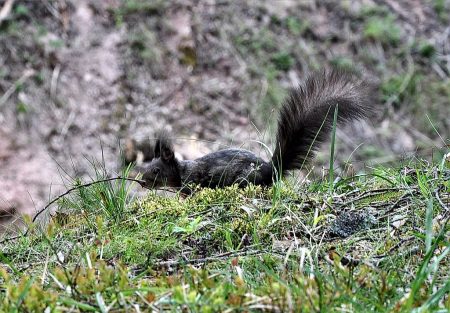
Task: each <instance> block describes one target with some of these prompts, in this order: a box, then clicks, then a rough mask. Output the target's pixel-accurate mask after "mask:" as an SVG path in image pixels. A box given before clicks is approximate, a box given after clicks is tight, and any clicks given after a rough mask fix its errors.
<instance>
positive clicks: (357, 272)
mask: <svg viewBox="0 0 450 313" xmlns="http://www.w3.org/2000/svg"><path fill="white" fill-rule="evenodd" d="M413 168H414V169H413ZM449 179H450V171H449V169H448V167H446V166H445V163H444V162H443V163H442V164H440V165H438V166H428V165H426V164H420V163H419V164H415V167H411V166H405V167H403V168H400V169H396V170H394V169H382V168H379V169H377V170H375V171H374V172H373V173H372V174H367V175H360V176H358V177H351V178H346V179H340V180H339V179H338V180H335V183H334V186H333V188H332V192H331V193H330V186H329V184H328V183H327V182H326V181H323V182H315V183H305V184H301V185H299V184H295V182H292V181H289V182H280V183H277V184H276V185H275V186H273V187H272V188H269V189H262V188H261V187H256V186H249V187H247V188H246V189H238V188H237V187H235V186H233V187H228V188H225V189H216V190H211V189H202V190H199V191H198V192H197V193H195V194H194V195H193V196H190V197H187V198H184V197H181V196H180V195H178V194H175V195H173V194H167V193H166V194H157V193H155V192H149V193H148V194H147V196H145V197H144V198H137V199H131V197H130V191H131V189H130V188H131V187H132V186H127V187H126V191H127V192H126V195H127V196H126V197H119V198H121V200H120V201H123V203H124V204H126V205H124V206H123V212H120V214H116V215H112V214H110V212H108V211H107V210H105V208H106V207H108V206H107V202H108V201H109V200H108V199H111V198H114V197H116V198H117V197H118V196H119V195H123V186H124V185H123V182H119V183H116V184H114V183H104V184H99V185H98V186H96V187H95V188H93V186H90V187H87V188H81V189H79V190H77V191H76V192H75V194H72V195H69V196H67V198H65V199H64V200H62V201H60V202H59V207H60V210H61V211H64V210H65V212H66V213H70V214H69V215H64V217H65V218H61V215H56V216H55V217H54V218H52V219H51V220H50V223H49V224H48V226H47V227H45V229H44V231H43V232H41V231H39V229H38V228H34V229H33V231H31V232H30V233H29V234H28V235H27V236H23V237H20V238H19V239H16V240H15V241H10V242H4V243H3V244H2V251H1V258H2V260H1V263H2V265H1V267H0V268H1V274H0V275H1V277H2V278H0V283H1V286H2V291H1V293H0V302H1V303H2V307H1V309H0V310H2V311H3V312H14V311H15V312H18V311H20V312H26V311H28V312H32V311H43V310H45V309H47V310H48V311H55V312H58V311H66V310H70V311H72V312H73V311H75V312H78V311H101V312H108V311H109V312H119V311H136V312H139V311H151V310H168V311H177V312H178V311H183V312H186V311H190V312H217V311H228V312H231V311H243V312H244V311H247V312H248V311H251V312H253V311H277V312H280V311H281V312H286V311H302V312H319V311H320V312H338V311H339V312H340V311H342V310H347V311H350V312H369V311H370V312H386V311H393V312H410V311H412V310H417V312H428V311H441V312H444V311H445V310H449V309H450V298H449V295H448V293H449V288H450V280H449V279H450V277H449V274H448V273H450V262H449V261H450V257H449V254H448V253H449V250H450V243H449V240H450V238H449V227H450V226H449V224H448V220H449V216H450V215H449V214H450V213H449V211H448V210H449V209H448V207H449V206H448V203H449V192H450V184H449ZM105 190H110V191H111V194H110V196H105V194H106V193H105ZM88 203H90V205H86V204H88ZM95 203H96V204H95ZM75 204H77V205H75ZM117 213H119V212H117ZM344 214H345V216H346V218H349V219H352V216H355V215H358V216H370V222H369V223H360V224H364V225H362V227H360V226H361V225H356V227H355V224H354V223H353V224H351V223H349V224H347V226H349V225H350V226H349V227H350V232H349V233H347V235H346V237H345V238H343V237H339V236H336V235H334V234H333V233H334V232H333V231H332V229H333V227H338V226H336V225H342V223H344V224H345V223H346V221H347V220H343V221H341V224H338V223H337V222H336V221H337V219H339V217H342V216H344ZM115 216H121V218H119V219H117V218H115ZM356 221H361V220H360V219H356ZM358 223H359V222H357V224H358ZM339 227H340V226H339ZM352 227H353V230H352ZM347 230H348V229H347Z"/></svg>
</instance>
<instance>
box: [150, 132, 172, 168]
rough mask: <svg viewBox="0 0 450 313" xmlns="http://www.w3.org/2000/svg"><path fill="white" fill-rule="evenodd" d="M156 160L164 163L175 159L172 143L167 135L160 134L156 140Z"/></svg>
mask: <svg viewBox="0 0 450 313" xmlns="http://www.w3.org/2000/svg"><path fill="white" fill-rule="evenodd" d="M155 158H161V160H162V161H164V162H170V161H173V160H174V159H175V153H174V150H173V146H172V142H171V141H170V139H169V138H168V136H167V135H166V134H160V135H159V136H158V139H157V140H156V144H155Z"/></svg>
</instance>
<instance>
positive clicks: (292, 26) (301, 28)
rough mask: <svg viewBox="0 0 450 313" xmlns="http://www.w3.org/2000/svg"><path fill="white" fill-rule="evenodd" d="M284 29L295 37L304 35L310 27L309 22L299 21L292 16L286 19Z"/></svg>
mask: <svg viewBox="0 0 450 313" xmlns="http://www.w3.org/2000/svg"><path fill="white" fill-rule="evenodd" d="M286 27H287V29H288V30H289V32H291V33H292V34H293V35H295V36H300V35H302V34H304V33H305V32H306V31H307V30H308V28H309V27H310V25H309V22H308V21H306V20H300V19H298V18H296V17H294V16H289V17H288V18H286Z"/></svg>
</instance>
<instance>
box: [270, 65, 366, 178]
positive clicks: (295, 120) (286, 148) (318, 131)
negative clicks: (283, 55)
mask: <svg viewBox="0 0 450 313" xmlns="http://www.w3.org/2000/svg"><path fill="white" fill-rule="evenodd" d="M369 99H370V92H369V88H368V85H367V84H366V83H365V82H364V81H362V80H361V79H359V78H357V77H355V76H354V75H352V74H351V73H349V72H345V71H341V70H336V69H333V70H323V71H320V72H314V73H312V74H311V75H310V76H309V77H308V78H307V79H306V81H305V82H304V83H303V84H301V85H300V86H299V87H298V88H297V89H295V90H293V91H292V92H291V93H290V95H289V96H288V97H287V99H286V100H285V102H284V103H283V106H282V108H281V110H280V115H279V118H278V131H277V137H276V147H275V151H274V153H273V156H272V163H273V166H274V168H275V170H276V173H278V174H284V173H286V171H289V170H294V169H300V168H301V167H302V166H303V165H304V164H305V163H306V162H307V161H308V160H309V159H311V158H312V157H313V156H314V153H315V150H316V147H317V146H318V144H319V143H321V142H323V141H324V140H325V139H326V138H327V137H328V134H329V133H330V130H331V129H332V127H333V119H334V111H335V108H336V106H338V120H337V121H338V123H344V122H347V121H349V120H353V119H358V118H365V117H367V116H368V115H369V114H370V113H371V111H372V107H371V106H370V100H369Z"/></svg>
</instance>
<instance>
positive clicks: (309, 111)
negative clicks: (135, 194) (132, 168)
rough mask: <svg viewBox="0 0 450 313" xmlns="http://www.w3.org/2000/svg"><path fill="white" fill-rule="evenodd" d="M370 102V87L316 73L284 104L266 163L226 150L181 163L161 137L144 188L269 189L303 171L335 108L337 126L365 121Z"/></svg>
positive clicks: (332, 73)
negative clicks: (247, 186)
mask: <svg viewBox="0 0 450 313" xmlns="http://www.w3.org/2000/svg"><path fill="white" fill-rule="evenodd" d="M368 99H369V90H368V85H367V84H366V83H365V82H364V81H363V80H361V79H359V78H357V77H356V76H354V75H353V74H351V73H349V72H345V71H341V70H336V69H333V70H323V71H320V72H314V73H312V74H311V75H310V76H309V77H308V78H307V79H306V81H305V82H304V83H302V84H300V85H299V86H298V87H297V88H296V89H294V90H293V91H291V92H290V94H289V95H288V97H287V98H286V99H285V101H284V103H283V105H282V107H281V109H280V113H279V118H278V129H277V135H276V146H275V150H274V152H273V156H272V159H271V160H270V161H269V162H267V161H265V160H263V159H262V158H260V157H258V156H256V155H255V154H254V153H252V152H250V151H247V150H243V149H225V150H220V151H217V152H213V153H210V154H207V155H205V156H203V157H201V158H198V159H195V160H186V161H182V160H178V159H177V158H176V157H175V154H174V149H173V146H172V143H171V141H170V139H169V138H168V137H167V135H160V136H159V138H158V140H157V141H156V144H155V147H154V158H153V160H152V161H151V163H150V164H149V166H148V167H147V168H146V170H145V172H144V174H143V180H144V181H145V187H146V188H159V187H162V186H167V187H175V188H180V190H181V192H182V193H186V194H189V193H190V192H191V191H190V189H189V185H199V186H201V187H210V188H214V187H224V186H230V185H233V184H238V185H239V187H245V186H246V185H248V184H249V183H252V184H255V185H262V186H270V185H272V184H273V182H274V181H276V180H277V179H279V178H281V177H282V176H283V175H285V174H286V173H287V172H289V171H292V170H296V169H301V168H302V167H303V166H304V165H305V164H306V163H307V162H308V160H310V159H311V158H312V157H313V155H314V151H315V149H316V148H317V144H318V143H321V142H323V141H324V140H325V139H326V138H327V136H328V135H329V133H330V130H331V129H332V127H333V120H334V112H335V109H336V107H337V114H338V115H337V122H338V123H339V124H342V123H345V122H347V121H349V120H354V119H359V118H367V117H368V115H369V113H370V112H371V111H372V108H371V106H370V104H369V101H368Z"/></svg>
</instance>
